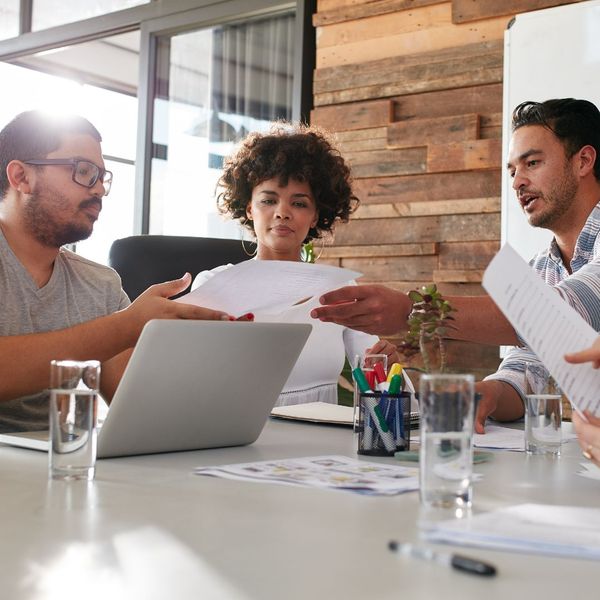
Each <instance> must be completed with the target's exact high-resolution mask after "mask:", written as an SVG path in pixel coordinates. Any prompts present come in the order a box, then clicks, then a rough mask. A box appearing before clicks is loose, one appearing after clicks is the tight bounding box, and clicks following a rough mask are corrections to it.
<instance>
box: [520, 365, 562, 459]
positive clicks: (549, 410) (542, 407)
mask: <svg viewBox="0 0 600 600" xmlns="http://www.w3.org/2000/svg"><path fill="white" fill-rule="evenodd" d="M561 423H562V391H561V389H560V388H559V386H558V384H557V383H556V381H555V380H554V378H553V377H552V376H551V375H550V374H549V373H548V371H547V370H546V368H545V367H544V366H543V365H541V364H539V363H527V364H526V365H525V451H526V452H527V454H549V455H553V456H559V455H560V445H561V442H562V433H561Z"/></svg>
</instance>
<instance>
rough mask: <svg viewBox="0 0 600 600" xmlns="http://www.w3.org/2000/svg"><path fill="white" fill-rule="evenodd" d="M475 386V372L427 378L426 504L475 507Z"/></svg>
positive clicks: (423, 404) (423, 389)
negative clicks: (473, 492)
mask: <svg viewBox="0 0 600 600" xmlns="http://www.w3.org/2000/svg"><path fill="white" fill-rule="evenodd" d="M474 388H475V381H474V378H473V375H445V374H425V375H422V376H421V384H420V393H419V401H420V408H421V427H420V456H419V479H420V497H421V503H422V504H423V505H424V506H426V507H440V508H450V509H458V508H468V507H469V506H471V501H472V478H473V410H474Z"/></svg>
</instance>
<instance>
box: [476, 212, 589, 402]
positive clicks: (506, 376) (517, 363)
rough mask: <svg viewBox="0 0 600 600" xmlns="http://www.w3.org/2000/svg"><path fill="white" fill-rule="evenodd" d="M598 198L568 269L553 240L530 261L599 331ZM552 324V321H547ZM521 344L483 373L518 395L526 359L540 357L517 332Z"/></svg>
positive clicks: (557, 291) (534, 359) (578, 240)
mask: <svg viewBox="0 0 600 600" xmlns="http://www.w3.org/2000/svg"><path fill="white" fill-rule="evenodd" d="M599 232H600V202H599V203H598V204H596V206H595V207H594V209H593V210H592V212H591V213H590V216H589V217H588V219H587V221H586V223H585V225H584V227H583V229H582V230H581V233H580V234H579V237H578V238H577V243H576V244H575V252H574V254H573V259H572V260H571V270H572V273H569V271H568V270H567V267H566V266H565V264H564V262H563V259H562V256H561V254H560V251H559V249H558V245H557V244H556V240H555V239H553V240H552V243H551V244H550V247H549V248H548V249H547V250H545V251H544V252H541V253H540V254H537V255H536V256H534V257H533V259H532V260H531V261H530V262H529V264H530V265H531V267H532V268H533V269H534V270H535V272H536V273H537V274H538V275H539V276H540V277H541V278H542V279H543V280H544V281H545V282H546V283H547V284H548V285H551V286H552V287H553V288H554V290H555V291H556V293H557V294H559V295H560V297H561V298H562V299H563V300H564V301H565V302H568V303H569V304H570V305H571V306H572V307H573V308H574V309H575V310H576V311H577V312H578V313H579V314H580V315H581V316H582V317H583V318H584V319H585V320H586V321H587V322H588V323H589V324H590V325H591V326H592V327H593V328H594V329H595V330H596V331H600V235H598V234H599ZM548 325H549V326H551V324H550V323H549V324H548ZM517 335H518V332H517ZM519 340H520V341H521V342H522V343H521V345H519V346H517V347H513V348H511V349H510V350H509V352H508V353H507V355H506V357H505V358H504V360H503V361H502V362H501V363H500V366H499V367H498V370H497V371H496V372H495V373H494V374H493V375H489V376H488V377H486V378H485V379H486V381H487V380H491V379H496V380H499V381H505V382H506V383H509V384H510V385H512V386H513V387H514V388H515V389H516V390H517V392H519V394H520V395H521V398H523V399H524V398H525V396H524V392H523V387H524V385H525V381H524V371H525V363H526V362H537V363H540V362H541V361H540V360H539V358H538V357H537V356H536V355H535V354H534V353H533V352H532V351H531V349H530V348H529V347H528V346H527V344H525V342H524V341H523V340H522V338H521V337H520V336H519Z"/></svg>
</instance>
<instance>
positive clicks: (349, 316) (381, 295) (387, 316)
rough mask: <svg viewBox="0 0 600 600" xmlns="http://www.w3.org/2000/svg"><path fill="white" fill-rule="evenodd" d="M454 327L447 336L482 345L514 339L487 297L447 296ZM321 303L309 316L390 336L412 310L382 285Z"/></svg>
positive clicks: (332, 295) (348, 290) (349, 290)
mask: <svg viewBox="0 0 600 600" xmlns="http://www.w3.org/2000/svg"><path fill="white" fill-rule="evenodd" d="M447 300H448V301H449V302H450V304H451V305H452V306H453V307H454V308H455V309H456V312H454V313H452V316H453V317H454V322H453V325H454V326H455V327H456V329H455V330H451V331H450V332H449V336H450V337H452V338H454V339H457V340H464V341H469V342H478V343H482V344H496V345H513V344H516V343H517V342H518V339H517V336H516V334H515V331H514V329H513V327H512V325H511V324H510V323H509V322H508V320H507V319H506V318H505V317H504V315H503V314H502V312H501V311H500V309H499V308H498V307H497V306H496V304H495V303H494V302H493V301H492V299H491V298H490V297H489V296H454V297H450V298H447ZM320 302H321V304H322V305H323V306H320V307H318V308H315V309H314V310H313V311H312V312H311V316H312V317H313V318H315V319H320V320H321V321H332V322H334V323H338V324H340V325H345V326H346V327H350V328H351V329H358V330H359V331H365V332H366V333H373V334H375V335H394V334H397V333H400V332H402V331H404V330H405V329H406V321H407V319H408V315H409V314H410V311H411V309H412V301H411V300H410V298H409V297H408V296H407V295H406V294H404V293H402V292H398V291H397V290H393V289H391V288H388V287H386V286H383V285H358V286H347V287H343V288H340V289H338V290H334V291H333V292H329V293H327V294H324V295H323V296H322V297H321V298H320Z"/></svg>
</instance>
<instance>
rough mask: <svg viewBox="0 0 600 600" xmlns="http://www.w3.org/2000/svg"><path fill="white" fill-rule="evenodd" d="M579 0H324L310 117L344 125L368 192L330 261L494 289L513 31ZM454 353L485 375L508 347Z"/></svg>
mask: <svg viewBox="0 0 600 600" xmlns="http://www.w3.org/2000/svg"><path fill="white" fill-rule="evenodd" d="M571 1H573V0H571ZM571 1H569V0H452V1H442V2H441V1H439V0H318V3H317V12H316V13H315V15H314V16H313V23H314V25H315V27H316V31H317V61H316V62H317V66H316V70H315V73H314V87H313V93H314V105H315V108H314V110H313V112H312V115H311V121H312V123H313V124H316V125H319V126H322V127H323V128H325V129H327V130H329V131H331V132H334V133H335V134H336V138H337V141H338V145H339V148H340V150H341V152H342V154H343V155H344V156H345V157H347V159H348V160H349V162H350V164H351V165H352V171H353V175H354V179H355V189H356V193H357V196H358V197H359V198H360V200H361V206H360V208H359V209H358V210H357V212H356V213H355V214H354V215H353V217H352V219H351V221H350V223H349V224H347V225H344V226H340V227H338V229H337V231H336V235H335V241H334V242H333V243H332V244H331V245H327V246H326V248H325V250H324V252H323V255H322V258H321V261H323V262H328V263H330V264H335V265H340V266H344V267H348V268H352V269H357V270H359V271H361V272H362V273H364V277H363V278H362V279H361V282H365V283H367V282H377V283H383V284H385V285H389V286H391V287H393V288H396V289H400V290H403V291H408V290H409V289H411V288H414V287H415V286H419V285H422V284H424V283H429V282H431V281H435V282H437V283H438V286H439V288H440V289H441V290H442V291H443V292H444V293H446V294H456V295H471V294H481V293H483V290H482V288H481V278H482V274H483V270H484V269H485V267H486V266H487V264H488V262H489V261H490V259H491V258H492V256H493V255H494V254H495V252H496V251H497V250H498V248H499V246H500V186H501V183H500V171H501V168H502V164H503V157H502V156H501V137H502V77H503V35H504V30H505V29H506V27H507V25H508V23H509V21H510V19H511V18H512V17H513V16H514V15H516V14H518V13H520V12H525V11H530V10H537V9H541V8H547V7H550V6H556V5H559V4H570V3H571ZM575 1H579V0H575ZM449 354H450V359H451V366H452V368H453V369H454V370H457V371H468V372H473V373H475V374H476V375H477V376H478V377H481V376H483V375H485V374H487V373H489V372H492V371H494V370H495V368H496V366H497V365H498V362H499V359H498V349H497V347H486V346H476V345H473V344H465V343H462V342H452V343H451V344H450V348H449Z"/></svg>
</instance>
